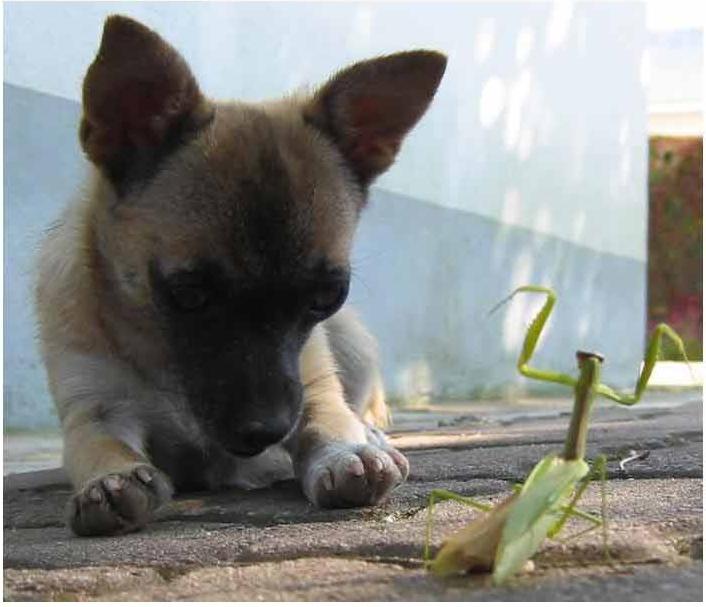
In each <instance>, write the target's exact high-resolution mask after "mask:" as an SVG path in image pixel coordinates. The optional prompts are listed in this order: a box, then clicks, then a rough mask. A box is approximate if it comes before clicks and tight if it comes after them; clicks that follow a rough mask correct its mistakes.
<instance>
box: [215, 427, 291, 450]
mask: <svg viewBox="0 0 706 607" xmlns="http://www.w3.org/2000/svg"><path fill="white" fill-rule="evenodd" d="M290 430H291V425H290V424H288V423H286V422H268V423H264V422H259V421H253V422H248V423H246V424H243V426H242V427H241V428H240V430H238V431H237V432H235V434H234V435H233V436H232V437H231V439H230V441H229V442H228V444H227V446H226V449H228V451H229V452H230V453H232V454H233V455H238V456H241V457H252V456H253V455H257V454H258V453H262V452H263V451H264V450H265V449H267V447H269V446H270V445H274V444H277V443H279V442H280V441H282V439H284V437H285V436H287V434H288V433H289V431H290Z"/></svg>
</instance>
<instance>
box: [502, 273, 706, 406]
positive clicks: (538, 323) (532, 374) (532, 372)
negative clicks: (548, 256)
mask: <svg viewBox="0 0 706 607" xmlns="http://www.w3.org/2000/svg"><path fill="white" fill-rule="evenodd" d="M519 293H542V294H544V295H545V296H546V301H545V302H544V305H543V306H542V308H541V309H540V310H539V312H538V313H537V315H536V316H535V317H534V319H533V320H532V322H531V323H530V326H529V328H528V329H527V334H526V335H525V340H524V342H523V344H522V351H521V352H520V357H519V359H518V361H517V370H518V371H519V372H520V373H521V374H522V375H524V376H525V377H529V378H531V379H537V380H540V381H548V382H554V383H557V384H563V385H565V386H571V387H574V386H575V385H576V379H575V378H574V377H571V376H570V375H566V374H564V373H557V372H555V371H547V370H542V369H535V368H533V367H530V366H529V361H530V359H531V358H532V356H533V355H534V351H535V349H536V347H537V342H538V341H539V337H540V336H541V334H542V331H543V330H544V325H545V324H546V322H547V320H548V319H549V317H550V316H551V313H552V310H553V309H554V304H555V303H556V293H555V292H554V291H553V290H552V289H550V288H548V287H540V286H536V285H527V286H523V287H519V288H517V289H515V290H514V291H513V292H512V293H510V295H509V296H508V297H506V298H505V299H503V300H502V301H501V302H500V303H498V304H497V305H496V306H495V307H494V308H493V309H492V310H491V311H490V313H491V314H492V313H493V312H495V310H497V309H498V308H499V307H500V306H502V305H503V304H504V303H506V302H507V301H509V300H510V299H512V298H513V297H515V295H517V294H519ZM663 338H667V339H669V340H670V341H671V342H672V343H674V345H675V346H676V347H677V348H678V350H679V352H680V353H681V355H682V358H683V359H684V360H685V361H686V362H687V363H688V362H689V359H688V358H687V356H686V350H685V349H684V343H683V342H682V340H681V338H680V337H679V335H678V334H677V333H676V331H674V329H672V328H671V327H670V326H669V325H666V324H664V323H662V324H659V325H657V327H655V330H654V331H653V332H652V336H651V337H650V341H649V343H648V345H647V350H646V351H645V358H644V364H643V367H642V371H641V372H640V375H639V376H638V378H637V383H636V384H635V390H634V392H633V393H632V394H628V393H624V392H618V391H617V390H614V389H613V388H611V387H610V386H607V385H605V384H597V385H596V387H595V391H596V394H600V395H601V396H605V397H606V398H609V399H611V400H613V401H615V402H617V403H620V404H621V405H634V404H635V403H637V402H638V401H639V400H640V397H641V396H642V393H643V392H644V391H645V389H646V388H647V382H648V381H649V379H650V376H651V375H652V371H653V370H654V367H655V364H656V363H657V360H658V358H659V353H660V349H661V345H662V340H663ZM689 368H690V369H691V367H689ZM692 377H693V372H692Z"/></svg>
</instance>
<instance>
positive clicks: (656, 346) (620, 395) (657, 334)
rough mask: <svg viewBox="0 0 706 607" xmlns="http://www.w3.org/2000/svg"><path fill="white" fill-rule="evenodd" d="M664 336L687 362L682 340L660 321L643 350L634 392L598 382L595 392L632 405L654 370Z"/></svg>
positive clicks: (645, 386) (638, 398)
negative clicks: (642, 358) (623, 390)
mask: <svg viewBox="0 0 706 607" xmlns="http://www.w3.org/2000/svg"><path fill="white" fill-rule="evenodd" d="M665 337H666V338H667V339H669V341H671V342H672V343H673V344H674V345H675V346H676V347H677V349H678V350H679V353H680V354H681V356H682V358H683V359H684V361H685V362H686V363H687V364H688V362H689V359H688V358H687V356H686V350H685V349H684V342H682V340H681V337H679V335H677V333H676V331H674V329H672V328H671V327H670V326H669V325H665V324H664V323H662V324H659V325H657V326H656V327H655V330H654V331H653V332H652V335H651V336H650V341H649V343H648V344H647V350H646V351H645V361H644V365H643V366H642V371H641V372H640V375H639V376H638V378H637V383H636V384H635V390H634V392H633V393H632V394H627V393H624V392H617V391H616V390H613V389H612V388H610V387H608V386H606V385H604V384H599V385H598V386H597V387H596V393H597V394H601V395H602V396H605V397H607V398H610V399H611V400H614V401H616V402H618V403H620V404H621V405H634V404H635V403H636V402H637V401H639V400H640V397H641V396H642V393H643V392H644V391H645V388H647V382H648V381H649V379H650V375H652V371H653V370H654V367H655V364H656V363H657V359H658V358H659V353H660V349H661V346H662V339H663V338H665ZM689 370H690V372H691V375H692V378H693V376H694V374H693V371H692V370H691V366H689Z"/></svg>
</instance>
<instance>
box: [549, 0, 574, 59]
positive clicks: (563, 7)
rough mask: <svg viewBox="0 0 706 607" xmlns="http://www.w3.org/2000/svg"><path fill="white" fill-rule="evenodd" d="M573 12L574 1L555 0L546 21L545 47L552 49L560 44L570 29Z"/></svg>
mask: <svg viewBox="0 0 706 607" xmlns="http://www.w3.org/2000/svg"><path fill="white" fill-rule="evenodd" d="M573 14H574V3H573V2H569V1H568V0H557V2H554V5H553V6H552V11H551V13H550V15H549V20H548V22H547V33H546V38H545V42H546V48H547V50H550V51H553V50H556V49H558V48H559V47H560V46H562V45H563V44H564V43H565V42H566V39H567V38H568V35H569V30H570V29H571V19H572V17H573Z"/></svg>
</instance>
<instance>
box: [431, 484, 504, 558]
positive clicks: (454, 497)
mask: <svg viewBox="0 0 706 607" xmlns="http://www.w3.org/2000/svg"><path fill="white" fill-rule="evenodd" d="M449 500H450V501H454V502H458V503H460V504H465V505H467V506H471V507H473V508H476V509H477V510H481V511H483V512H489V511H490V510H492V509H493V507H492V506H491V505H490V504H484V503H483V502H479V501H478V500H474V499H473V498H471V497H466V496H465V495H459V494H458V493H453V492H452V491H447V490H446V489H432V490H431V492H430V493H429V508H428V510H427V528H426V538H425V541H424V554H423V559H424V562H425V563H429V561H430V560H431V559H430V558H429V551H430V549H431V529H432V525H433V523H434V504H436V503H437V502H445V501H449Z"/></svg>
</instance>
